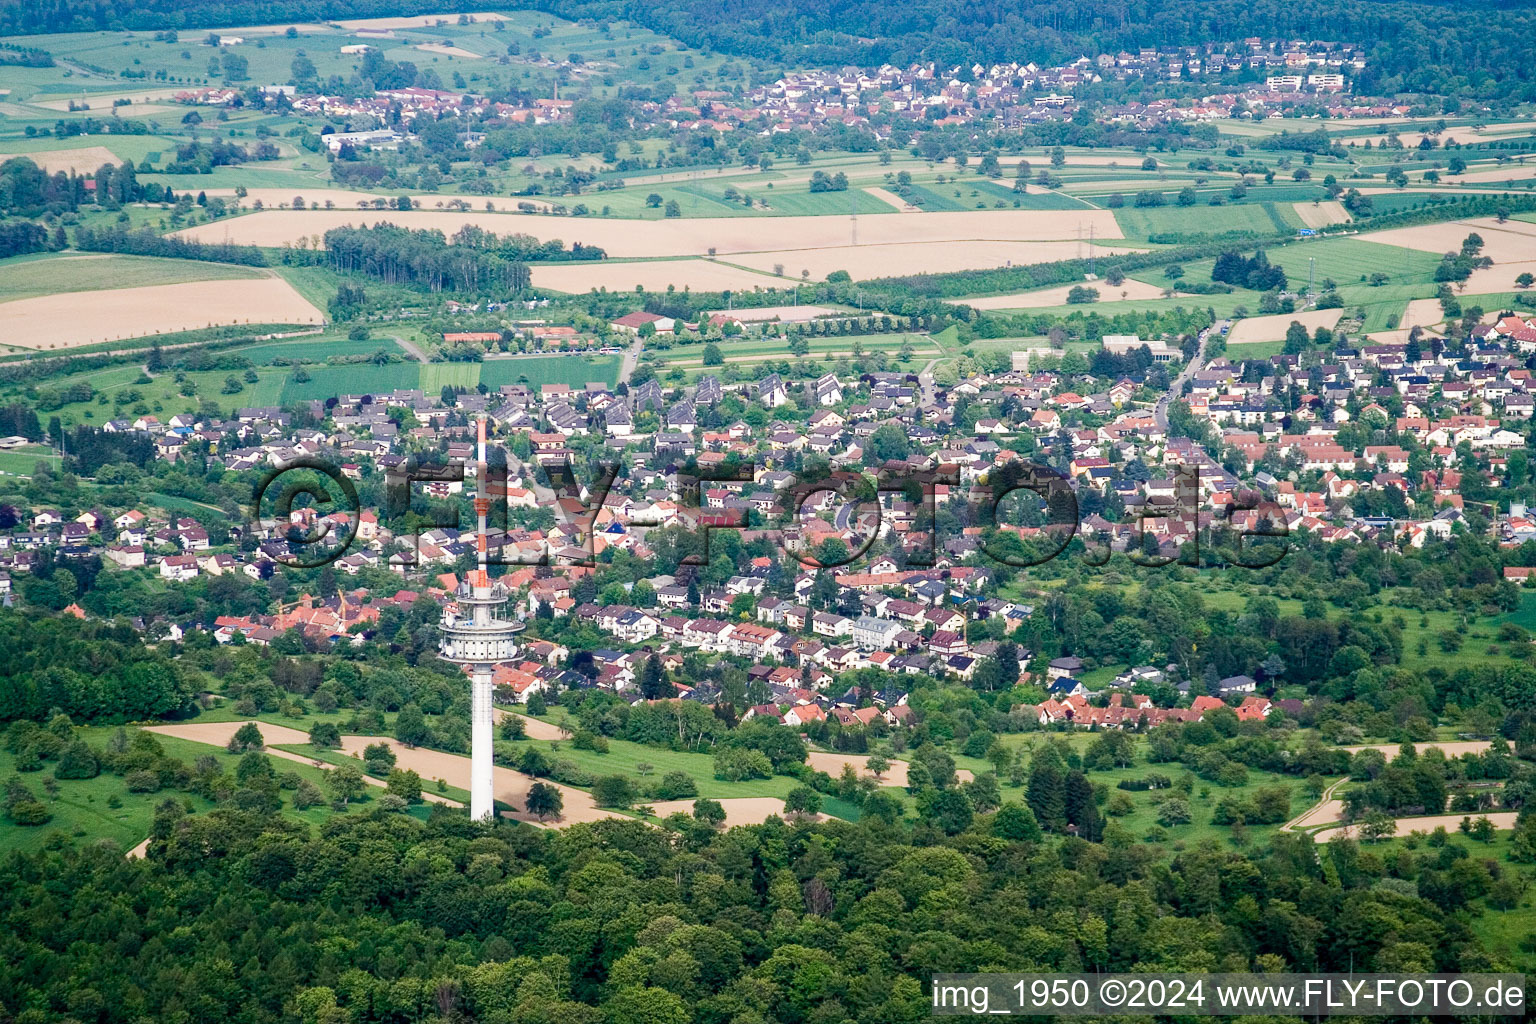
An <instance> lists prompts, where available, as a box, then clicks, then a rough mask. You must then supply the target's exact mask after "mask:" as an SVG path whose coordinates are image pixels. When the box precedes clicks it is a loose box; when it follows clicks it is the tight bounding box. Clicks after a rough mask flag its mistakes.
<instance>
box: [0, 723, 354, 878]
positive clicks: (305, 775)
mask: <svg viewBox="0 0 1536 1024" xmlns="http://www.w3.org/2000/svg"><path fill="white" fill-rule="evenodd" d="M115 731H116V730H115V729H113V728H111V727H106V726H97V727H81V728H77V729H76V734H77V735H78V736H79V737H80V738H81V739H83V740H85V742H86V743H88V744H89V745H90V746H91V747H92V748H94V749H96V750H97V751H100V750H102V749H104V748H105V746H106V744H107V742H108V740H109V739H110V738H111V735H112V733H113V732H115ZM155 738H156V739H157V740H158V741H159V742H160V744H161V746H162V747H163V748H164V749H165V752H166V754H168V755H170V756H171V757H175V758H178V759H180V760H181V761H183V762H184V763H186V764H187V765H188V766H191V764H192V763H193V762H194V761H196V760H197V758H199V757H203V756H212V757H214V758H217V759H218V761H219V763H220V765H221V766H222V767H223V768H224V770H225V771H227V772H229V773H230V774H231V775H233V774H234V769H235V765H236V764H237V763H238V762H239V760H240V755H237V754H231V753H229V752H228V751H226V750H225V749H224V748H223V747H216V746H210V745H208V744H205V743H197V742H194V741H192V740H185V739H181V738H179V737H173V736H156V737H155ZM272 761H273V768H274V770H275V771H276V772H277V773H278V774H279V775H282V774H284V773H286V772H289V771H291V772H293V773H294V774H296V775H298V776H299V777H300V778H302V779H307V780H308V781H310V782H312V783H314V784H315V785H317V786H320V787H321V790H322V791H324V788H325V787H324V779H325V772H324V770H323V769H319V768H315V767H313V766H310V765H305V764H299V763H296V762H293V761H287V760H283V759H280V758H273V759H272ZM53 768H54V762H52V761H45V762H44V763H43V770H42V771H39V772H23V773H18V772H17V771H16V759H15V756H14V755H12V754H10V753H9V752H7V751H3V750H0V778H7V779H8V778H11V777H12V776H16V777H19V778H20V779H21V780H22V781H23V782H24V783H25V784H26V785H27V786H28V788H30V789H31V790H32V792H33V794H34V795H35V796H37V797H38V798H39V799H40V800H42V801H43V803H44V804H46V805H47V806H48V809H49V810H50V811H52V812H53V819H52V820H51V821H49V822H48V823H47V824H44V825H41V826H36V827H25V828H24V827H21V826H18V825H14V824H12V823H10V822H9V821H3V820H0V851H6V850H19V851H23V852H32V851H35V850H39V849H42V848H43V847H45V846H47V845H48V844H49V843H51V842H53V841H54V839H55V838H56V837H58V836H64V837H66V838H74V839H77V840H83V839H110V840H112V841H113V842H115V843H117V844H118V846H120V847H122V848H123V849H124V850H128V849H131V848H132V847H134V846H136V845H138V844H139V843H140V842H141V841H143V840H144V839H145V838H147V837H148V836H149V828H150V822H151V820H152V819H153V817H154V811H155V806H156V805H157V804H159V803H160V802H161V801H163V800H165V799H167V798H173V799H175V800H176V801H177V802H182V801H189V802H190V803H191V805H192V809H193V812H194V813H201V812H205V811H208V810H210V809H212V807H213V806H214V805H213V804H212V803H211V802H209V801H207V800H204V799H203V798H202V797H198V796H194V795H192V794H188V793H181V792H176V791H172V790H162V791H161V792H159V793H130V792H128V790H127V787H126V785H124V782H123V780H122V779H121V778H119V777H118V776H116V775H110V774H107V773H105V772H103V773H102V774H101V775H98V776H96V778H94V779H66V780H61V781H59V782H58V794H57V796H51V795H49V794H48V793H47V791H46V789H45V788H44V785H43V782H44V779H51V778H52V777H53ZM371 795H372V794H369V795H368V796H365V797H364V799H363V800H362V801H357V802H356V803H361V804H363V805H364V806H366V803H367V800H368V799H369V797H370V796H371ZM113 797H116V798H117V800H118V801H119V803H120V804H121V806H119V807H112V806H109V801H110V800H111V799H112V798H113ZM282 797H283V804H284V806H283V812H282V813H283V816H284V817H286V818H290V819H293V820H297V821H304V822H308V823H310V824H318V823H319V822H321V821H324V820H325V819H326V818H327V817H329V816H330V815H331V813H332V812H331V811H330V810H329V809H328V808H327V807H325V806H323V805H322V806H320V807H314V808H310V809H308V810H303V811H300V810H296V809H295V808H294V807H293V806H292V803H291V801H292V793H291V792H290V791H284V792H283V794H282Z"/></svg>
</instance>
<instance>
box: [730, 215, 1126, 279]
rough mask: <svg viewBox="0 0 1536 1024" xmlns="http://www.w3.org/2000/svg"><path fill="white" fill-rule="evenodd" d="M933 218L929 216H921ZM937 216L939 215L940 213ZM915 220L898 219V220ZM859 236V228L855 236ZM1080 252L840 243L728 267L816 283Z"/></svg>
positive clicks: (1070, 247) (1100, 250) (1107, 249)
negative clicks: (807, 277)
mask: <svg viewBox="0 0 1536 1024" xmlns="http://www.w3.org/2000/svg"><path fill="white" fill-rule="evenodd" d="M923 216H925V217H927V216H933V214H923ZM940 216H942V214H941V215H940ZM913 219H915V215H914V217H903V218H901V220H902V221H903V222H906V221H909V220H913ZM862 235H863V228H862V225H861V226H860V236H861V237H862ZM1080 251H1084V250H1083V249H1082V247H1081V246H1079V245H1078V243H1077V242H1075V241H1072V242H1065V241H1063V242H998V241H985V242H910V243H898V244H890V245H857V246H853V245H843V246H831V247H827V248H821V249H790V250H785V251H781V252H754V253H748V254H746V255H739V256H732V257H731V262H732V263H740V264H741V265H742V266H747V267H751V268H753V269H754V270H770V271H771V270H772V269H773V267H774V265H775V264H779V263H782V264H784V272H785V275H786V276H788V277H799V276H800V271H802V270H809V271H810V272H811V277H812V278H815V279H817V280H820V279H822V278H824V277H826V276H827V275H828V274H830V273H832V272H833V271H834V270H846V271H848V273H849V274H851V275H853V278H854V280H856V281H865V280H868V279H870V278H875V277H892V276H898V275H903V274H944V273H949V272H950V271H955V270H991V269H994V268H996V267H1007V266H1015V267H1018V266H1025V265H1028V264H1031V263H1050V262H1053V261H1055V260H1070V259H1075V258H1076V257H1077V256H1078V254H1079V252H1080ZM1093 251H1094V252H1095V253H1097V254H1098V255H1100V256H1108V255H1113V254H1115V253H1123V252H1134V251H1136V250H1134V249H1131V248H1128V247H1125V246H1107V245H1096V246H1094V250H1093Z"/></svg>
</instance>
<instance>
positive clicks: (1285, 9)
mask: <svg viewBox="0 0 1536 1024" xmlns="http://www.w3.org/2000/svg"><path fill="white" fill-rule="evenodd" d="M499 6H500V5H497V4H495V3H492V2H489V0H470V2H467V3H461V4H456V5H454V7H453V9H454V10H457V11H475V10H496V9H498V7H499ZM533 6H535V7H538V8H539V9H542V10H547V11H549V12H551V13H553V14H557V15H559V16H561V17H564V18H571V19H579V18H585V19H595V20H599V21H606V20H627V21H632V22H635V23H638V24H641V25H644V26H645V27H647V28H650V29H653V30H655V31H658V32H663V33H666V34H667V35H671V36H673V37H675V38H677V39H681V40H683V41H684V42H686V43H688V44H690V45H692V46H696V47H701V48H702V47H709V48H711V49H715V50H718V51H721V52H724V53H732V54H739V55H745V56H752V57H759V58H763V59H765V60H772V61H777V62H782V63H786V64H794V65H824V66H837V65H840V64H860V65H866V66H867V65H876V64H880V63H883V62H886V61H890V62H892V63H896V64H905V63H908V62H910V61H914V60H937V61H939V62H940V63H942V64H949V65H962V66H963V65H967V64H970V63H972V62H973V61H977V60H980V61H995V60H1019V61H1024V60H1034V61H1037V62H1041V63H1045V62H1054V61H1060V60H1070V59H1072V58H1073V57H1076V56H1078V55H1079V54H1083V53H1086V54H1089V55H1092V54H1095V53H1101V52H1111V53H1113V52H1116V51H1119V50H1124V49H1129V50H1132V51H1135V50H1137V49H1139V48H1140V47H1143V46H1159V45H1183V44H1195V43H1206V42H1212V41H1219V42H1230V43H1236V42H1238V41H1239V40H1242V39H1244V38H1246V37H1248V36H1260V37H1264V38H1266V39H1274V38H1286V39H1326V40H1338V41H1348V42H1356V43H1359V44H1360V45H1361V46H1363V47H1365V48H1366V50H1367V51H1368V53H1369V54H1370V56H1371V58H1372V60H1371V62H1370V65H1369V67H1368V68H1367V69H1366V70H1365V72H1363V74H1362V78H1361V91H1363V92H1367V93H1386V92H1393V91H1421V92H1437V91H1438V92H1444V93H1448V94H1451V95H1457V94H1462V93H1465V94H1468V95H1485V94H1486V95H1493V94H1497V95H1498V96H1499V97H1500V98H1502V99H1505V100H1521V99H1529V98H1530V96H1531V90H1532V89H1533V88H1536V68H1533V67H1532V65H1531V62H1530V61H1529V60H1527V59H1526V56H1527V55H1526V52H1525V51H1526V47H1525V44H1523V43H1521V42H1520V40H1521V39H1527V40H1528V39H1530V38H1531V37H1532V35H1533V34H1536V11H1533V9H1532V8H1531V6H1530V5H1529V4H1525V3H1517V2H1503V3H1500V2H1486V3H1428V2H1413V3H1408V2H1399V0H1340V2H1334V0H1303V2H1291V0H1258V2H1250V0H1199V2H1195V0H1094V2H1085V0H1028V2H1024V3H1019V4H1011V5H1007V6H1000V5H996V4H991V3H986V2H979V0H969V2H963V3H959V4H955V3H939V2H937V0H926V2H920V3H906V4H892V3H888V2H887V0H841V2H837V3H830V4H824V5H817V6H813V7H806V6H804V5H797V4H782V3H770V2H768V0H659V2H658V0H645V2H643V3H642V2H636V0H598V2H592V0H537V2H536V3H535V4H534V5H533ZM442 8H443V4H441V3H439V2H436V0H243V2H228V3H227V2H218V3H214V2H210V0H147V2H144V3H140V4H135V5H133V6H132V7H130V8H125V7H123V6H121V5H114V4H109V3H106V2H105V0H79V2H71V0H53V2H45V3H33V2H30V0H0V33H5V34H24V33H38V32H61V31H89V30H97V29H107V28H135V29H150V28H167V27H170V28H207V27H217V26H220V25H249V24H266V23H273V22H280V21H293V22H313V21H320V20H325V19H335V18H359V17H376V16H384V15H402V14H434V13H439V12H440V11H441V10H442Z"/></svg>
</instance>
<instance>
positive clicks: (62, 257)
mask: <svg viewBox="0 0 1536 1024" xmlns="http://www.w3.org/2000/svg"><path fill="white" fill-rule="evenodd" d="M265 276H266V275H265V274H264V272H263V271H261V270H258V269H255V268H253V267H239V266H234V265H232V264H227V263H206V262H201V261H194V260H173V259H157V258H154V257H149V256H119V255H106V254H96V253H88V254H85V253H82V254H76V253H64V254H47V255H38V256H15V257H12V258H11V259H8V260H0V303H3V302H12V301H15V300H18V299H30V298H36V297H38V296H42V295H59V294H65V293H76V292H95V291H107V290H112V289H119V288H148V287H155V286H160V285H170V284H184V283H187V282H191V281H239V280H258V279H260V278H263V277H265Z"/></svg>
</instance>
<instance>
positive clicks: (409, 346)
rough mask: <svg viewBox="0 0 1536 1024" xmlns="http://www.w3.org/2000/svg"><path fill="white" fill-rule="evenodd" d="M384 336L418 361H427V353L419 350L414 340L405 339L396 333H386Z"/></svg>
mask: <svg viewBox="0 0 1536 1024" xmlns="http://www.w3.org/2000/svg"><path fill="white" fill-rule="evenodd" d="M384 337H386V338H388V339H389V340H390V341H393V342H394V343H395V344H396V345H399V346H400V348H401V350H402V351H403V352H405V354H406V355H408V356H410V357H411V358H412V359H414V360H416V361H417V362H418V363H425V362H428V359H427V354H426V353H425V352H423V351H422V350H421V346H420V345H418V344H416V343H415V342H414V341H406V340H405V339H404V338H402V337H400V335H398V334H386V335H384Z"/></svg>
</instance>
